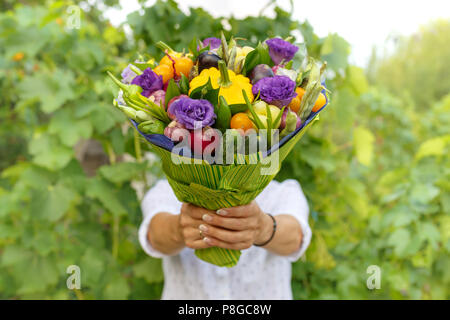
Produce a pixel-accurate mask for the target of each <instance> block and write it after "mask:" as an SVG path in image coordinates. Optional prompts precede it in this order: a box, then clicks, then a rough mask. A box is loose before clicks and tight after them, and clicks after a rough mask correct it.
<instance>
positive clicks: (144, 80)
mask: <svg viewBox="0 0 450 320" xmlns="http://www.w3.org/2000/svg"><path fill="white" fill-rule="evenodd" d="M131 84H136V85H138V86H140V87H141V88H142V89H143V91H142V95H143V96H145V97H147V98H148V97H150V95H151V94H152V93H153V92H155V91H156V90H161V89H162V88H163V78H162V76H159V75H157V74H156V73H154V72H153V70H152V69H151V68H147V69H145V70H144V73H142V74H141V75H139V76H137V77H135V78H134V79H133V81H132V82H131Z"/></svg>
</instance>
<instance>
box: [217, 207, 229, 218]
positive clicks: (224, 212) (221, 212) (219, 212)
mask: <svg viewBox="0 0 450 320" xmlns="http://www.w3.org/2000/svg"><path fill="white" fill-rule="evenodd" d="M216 213H217V214H220V215H221V216H226V215H227V214H228V212H227V211H226V210H224V209H219V210H217V211H216Z"/></svg>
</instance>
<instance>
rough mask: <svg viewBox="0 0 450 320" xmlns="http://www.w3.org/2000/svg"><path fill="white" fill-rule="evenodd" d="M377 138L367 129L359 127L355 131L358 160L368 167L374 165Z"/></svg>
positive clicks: (354, 138) (354, 140) (354, 137)
mask: <svg viewBox="0 0 450 320" xmlns="http://www.w3.org/2000/svg"><path fill="white" fill-rule="evenodd" d="M374 141H375V137H374V135H373V134H372V132H370V131H369V130H367V129H366V128H364V127H362V126H359V127H357V128H355V130H354V131H353V143H354V146H355V152H356V158H357V159H358V161H359V162H360V163H362V164H364V165H366V166H370V165H371V164H372V159H373V149H374Z"/></svg>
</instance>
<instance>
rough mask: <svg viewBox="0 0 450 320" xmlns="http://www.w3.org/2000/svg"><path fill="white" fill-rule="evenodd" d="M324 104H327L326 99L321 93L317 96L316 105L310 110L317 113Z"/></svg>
mask: <svg viewBox="0 0 450 320" xmlns="http://www.w3.org/2000/svg"><path fill="white" fill-rule="evenodd" d="M325 103H327V98H326V97H325V95H324V94H323V93H321V94H319V97H318V98H317V100H316V103H315V104H314V107H313V108H312V111H313V112H316V111H319V109H320V108H322V107H323V106H324V105H325Z"/></svg>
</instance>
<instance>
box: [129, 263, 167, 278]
mask: <svg viewBox="0 0 450 320" xmlns="http://www.w3.org/2000/svg"><path fill="white" fill-rule="evenodd" d="M133 272H134V275H135V276H136V277H139V278H144V279H145V280H146V281H147V282H148V283H156V282H162V281H163V280H164V274H163V270H162V266H161V260H159V259H158V260H157V259H152V258H146V259H145V260H143V261H142V262H140V263H138V264H135V265H134V266H133Z"/></svg>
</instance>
